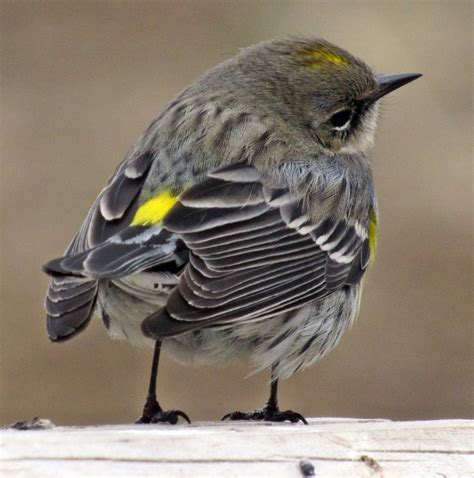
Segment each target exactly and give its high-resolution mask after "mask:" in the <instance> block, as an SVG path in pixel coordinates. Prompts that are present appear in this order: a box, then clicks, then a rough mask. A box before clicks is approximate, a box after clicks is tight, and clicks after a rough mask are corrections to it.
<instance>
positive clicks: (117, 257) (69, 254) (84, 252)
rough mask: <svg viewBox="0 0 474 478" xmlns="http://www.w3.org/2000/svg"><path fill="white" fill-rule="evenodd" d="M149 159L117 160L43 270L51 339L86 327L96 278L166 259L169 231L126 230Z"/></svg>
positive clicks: (138, 155) (140, 156) (139, 156)
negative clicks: (68, 241) (46, 279)
mask: <svg viewBox="0 0 474 478" xmlns="http://www.w3.org/2000/svg"><path fill="white" fill-rule="evenodd" d="M152 161H153V156H152V154H151V153H148V152H145V153H140V152H137V153H132V154H131V155H130V156H129V157H128V158H127V159H126V160H125V161H124V162H122V163H121V164H120V165H119V167H118V168H117V170H116V171H115V173H114V174H113V175H112V177H111V178H110V180H109V181H108V182H107V184H106V186H105V188H104V189H103V190H102V192H101V193H100V194H99V196H98V198H97V199H96V201H95V202H94V204H93V205H92V207H91V209H90V210H89V213H88V214H87V216H86V219H85V220H84V222H83V224H82V226H81V228H80V229H79V231H78V233H77V234H76V236H75V238H74V239H73V241H72V242H71V244H70V245H69V247H68V248H67V250H66V252H65V254H64V256H63V257H60V258H58V259H54V260H52V261H50V262H48V263H47V264H45V266H44V267H43V269H44V271H45V272H46V273H48V274H49V275H51V276H52V277H53V278H52V281H51V283H50V286H49V288H48V292H47V294H46V301H45V308H46V312H47V330H48V335H49V337H50V338H51V340H53V341H62V340H67V339H69V338H71V337H73V336H75V335H76V334H77V333H78V332H80V331H81V330H83V329H84V328H85V327H86V326H87V323H88V322H89V319H90V316H91V314H92V311H93V309H94V304H95V298H96V295H97V280H96V279H98V278H101V277H114V276H122V275H126V274H128V273H132V272H133V271H136V270H138V269H139V268H140V267H144V266H146V264H147V261H148V259H150V257H153V259H151V263H152V264H156V263H158V262H160V261H161V262H163V261H166V260H167V259H169V258H170V254H169V248H170V244H171V243H172V239H171V236H172V235H171V234H170V233H169V232H167V231H161V230H160V228H158V227H156V226H155V227H154V228H153V229H150V230H148V228H144V227H134V228H133V227H132V228H130V227H129V225H130V222H131V221H132V219H133V217H134V215H135V213H136V211H137V209H138V207H139V204H138V200H139V195H140V192H141V190H142V187H143V184H144V182H145V180H146V178H147V174H148V171H149V169H150V166H151V164H152ZM134 242H136V243H137V244H140V248H137V247H136V245H133V243H134ZM162 245H164V246H165V247H161V246H162ZM157 251H159V253H158V254H157ZM166 251H168V252H166ZM158 257H159V258H158Z"/></svg>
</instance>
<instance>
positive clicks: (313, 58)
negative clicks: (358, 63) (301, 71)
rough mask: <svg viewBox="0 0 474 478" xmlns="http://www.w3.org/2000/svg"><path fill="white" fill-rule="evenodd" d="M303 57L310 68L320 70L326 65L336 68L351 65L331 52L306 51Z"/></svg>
mask: <svg viewBox="0 0 474 478" xmlns="http://www.w3.org/2000/svg"><path fill="white" fill-rule="evenodd" d="M301 56H302V57H303V59H304V60H305V62H306V64H307V65H308V66H309V67H310V68H320V67H321V66H322V65H323V64H324V63H331V64H332V65H335V66H345V65H347V64H348V63H349V62H348V61H347V58H345V57H344V56H342V55H340V54H339V53H335V52H333V51H330V50H322V49H318V50H304V51H302V52H301Z"/></svg>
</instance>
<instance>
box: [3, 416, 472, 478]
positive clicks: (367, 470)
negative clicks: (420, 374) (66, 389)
mask: <svg viewBox="0 0 474 478" xmlns="http://www.w3.org/2000/svg"><path fill="white" fill-rule="evenodd" d="M309 422H310V424H309V426H304V425H302V424H298V425H293V424H267V423H256V424H255V423H243V422H233V423H229V422H224V423H222V422H216V423H195V424H193V425H177V426H172V425H116V426H98V427H84V428H81V427H56V428H52V429H49V430H28V431H19V430H2V431H0V439H1V443H2V451H1V458H2V461H1V465H0V476H1V477H2V478H3V477H10V476H12V477H28V478H30V477H33V478H34V477H48V478H55V477H58V478H59V477H61V478H67V477H79V476H100V477H114V476H133V477H139V476H154V477H166V478H174V477H199V476H205V477H207V476H210V477H214V476H216V477H223V478H230V477H253V476H255V477H262V478H266V477H272V478H276V477H295V478H296V477H299V478H301V477H303V476H305V475H304V473H303V470H302V467H301V465H300V463H301V460H304V459H306V460H309V461H310V462H311V464H312V465H313V467H314V473H315V476H316V477H317V478H324V477H331V478H333V477H340V478H359V477H372V478H374V477H383V478H390V477H403V478H406V477H414V478H425V477H433V478H434V477H436V478H440V477H453V478H463V477H471V478H472V477H473V476H474V456H473V448H474V421H469V420H439V421H423V422H422V421H420V422H392V421H389V420H361V419H339V418H319V419H310V420H309ZM310 470H311V466H310V465H308V464H307V466H306V472H307V475H306V476H309V474H308V473H309V472H310Z"/></svg>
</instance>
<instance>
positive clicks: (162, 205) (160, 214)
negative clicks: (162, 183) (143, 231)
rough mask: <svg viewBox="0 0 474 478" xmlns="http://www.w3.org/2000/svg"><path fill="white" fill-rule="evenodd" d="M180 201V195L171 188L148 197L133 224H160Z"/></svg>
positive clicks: (136, 214)
mask: <svg viewBox="0 0 474 478" xmlns="http://www.w3.org/2000/svg"><path fill="white" fill-rule="evenodd" d="M177 201H178V195H177V194H173V193H172V192H171V191H170V190H169V189H165V190H163V191H161V192H159V193H158V194H157V195H156V196H152V197H151V198H149V199H147V200H146V201H145V202H144V203H143V204H142V205H141V206H140V207H139V208H138V210H137V212H136V213H135V216H134V217H133V219H132V222H131V223H130V225H131V226H149V225H151V224H158V223H159V222H160V221H161V220H162V219H163V218H164V217H165V216H166V214H167V213H168V211H169V210H170V209H171V208H172V207H173V206H174V205H175V204H176V202H177Z"/></svg>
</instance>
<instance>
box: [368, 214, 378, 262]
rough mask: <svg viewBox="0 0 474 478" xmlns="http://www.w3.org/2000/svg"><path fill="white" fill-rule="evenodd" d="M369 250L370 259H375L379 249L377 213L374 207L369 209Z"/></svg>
mask: <svg viewBox="0 0 474 478" xmlns="http://www.w3.org/2000/svg"><path fill="white" fill-rule="evenodd" d="M369 250H370V259H371V261H373V260H374V259H375V252H376V250H377V215H376V214H375V211H374V210H373V209H372V208H370V209H369Z"/></svg>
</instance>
